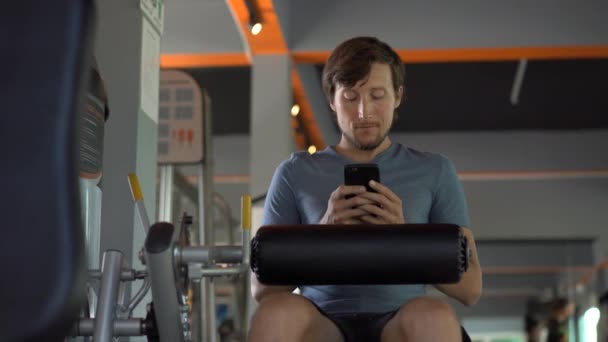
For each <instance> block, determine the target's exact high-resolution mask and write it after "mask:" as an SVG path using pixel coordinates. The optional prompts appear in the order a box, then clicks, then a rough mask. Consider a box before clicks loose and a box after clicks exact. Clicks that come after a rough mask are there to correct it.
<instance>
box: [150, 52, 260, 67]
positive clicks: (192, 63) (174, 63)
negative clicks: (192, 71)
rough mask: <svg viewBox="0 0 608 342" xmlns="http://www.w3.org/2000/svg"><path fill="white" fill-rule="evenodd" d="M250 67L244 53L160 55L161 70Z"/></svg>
mask: <svg viewBox="0 0 608 342" xmlns="http://www.w3.org/2000/svg"><path fill="white" fill-rule="evenodd" d="M248 65H251V63H250V62H249V57H247V55H246V54H244V53H207V54H162V55H161V56H160V67H161V68H165V69H168V68H212V67H233V66H248Z"/></svg>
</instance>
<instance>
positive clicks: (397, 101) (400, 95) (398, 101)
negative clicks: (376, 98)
mask: <svg viewBox="0 0 608 342" xmlns="http://www.w3.org/2000/svg"><path fill="white" fill-rule="evenodd" d="M401 101H403V86H400V87H399V91H398V92H397V94H396V98H395V109H397V108H399V106H400V105H401Z"/></svg>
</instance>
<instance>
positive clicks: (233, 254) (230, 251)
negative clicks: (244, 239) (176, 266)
mask: <svg viewBox="0 0 608 342" xmlns="http://www.w3.org/2000/svg"><path fill="white" fill-rule="evenodd" d="M179 258H180V259H179V260H180V263H182V264H187V263H191V262H195V263H201V264H215V263H222V264H237V263H241V261H242V259H243V248H242V247H241V246H210V247H206V246H187V247H182V248H181V249H180V251H179Z"/></svg>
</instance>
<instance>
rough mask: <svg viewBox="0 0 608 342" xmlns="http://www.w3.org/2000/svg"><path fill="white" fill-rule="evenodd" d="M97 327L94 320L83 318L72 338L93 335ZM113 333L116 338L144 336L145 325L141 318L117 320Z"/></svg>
mask: <svg viewBox="0 0 608 342" xmlns="http://www.w3.org/2000/svg"><path fill="white" fill-rule="evenodd" d="M95 325H96V324H95V320H94V319H91V318H81V319H80V320H79V321H78V324H77V325H76V327H75V329H74V331H72V337H75V336H91V335H93V330H94V329H95ZM113 331H114V336H141V335H143V334H144V323H143V320H142V319H140V318H131V319H120V320H115V321H114V327H113Z"/></svg>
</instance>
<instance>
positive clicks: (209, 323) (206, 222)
mask: <svg viewBox="0 0 608 342" xmlns="http://www.w3.org/2000/svg"><path fill="white" fill-rule="evenodd" d="M203 106H204V108H203V131H204V133H203V162H202V163H201V164H200V165H199V170H198V171H199V172H198V176H199V177H198V191H199V193H198V194H199V196H198V209H199V234H200V237H201V241H200V243H201V245H208V246H212V245H213V244H214V243H215V236H214V235H215V234H214V229H213V130H212V127H213V126H212V123H213V121H212V113H211V100H210V99H209V96H207V94H206V93H204V92H203ZM201 292H202V295H201V299H202V304H203V305H205V313H206V318H205V319H204V324H205V331H204V336H205V337H206V339H205V342H216V341H217V331H216V328H215V326H216V317H215V283H214V282H213V279H210V278H203V281H202V282H201Z"/></svg>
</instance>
